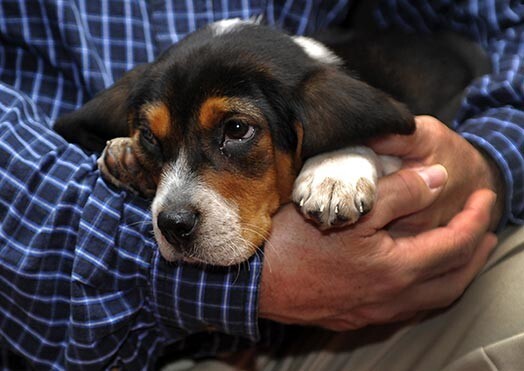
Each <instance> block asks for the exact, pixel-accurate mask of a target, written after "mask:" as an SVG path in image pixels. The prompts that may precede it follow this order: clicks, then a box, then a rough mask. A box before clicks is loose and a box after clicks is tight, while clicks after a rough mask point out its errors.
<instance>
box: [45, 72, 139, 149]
mask: <svg viewBox="0 0 524 371" xmlns="http://www.w3.org/2000/svg"><path fill="white" fill-rule="evenodd" d="M147 66H148V65H147V64H146V65H140V66H138V67H136V68H134V69H133V70H131V71H129V72H127V73H126V74H125V75H124V76H123V77H122V78H121V79H120V80H118V81H117V82H116V83H115V84H114V85H113V86H111V87H109V88H107V89H106V90H103V91H101V92H100V93H98V94H97V95H96V96H95V97H94V98H93V99H91V100H90V101H89V102H87V103H86V104H84V105H83V106H82V107H80V108H79V109H78V110H76V111H74V112H71V113H68V114H66V115H64V116H62V117H60V118H59V119H58V120H57V121H56V122H55V124H54V129H55V131H56V132H58V133H59V134H60V135H61V136H62V137H64V138H65V139H67V140H68V141H69V142H72V143H77V144H79V145H81V146H82V147H83V148H85V149H87V150H90V151H94V152H101V151H102V150H103V149H104V147H105V145H106V142H107V141H108V140H109V139H113V138H117V137H127V136H129V127H128V117H127V116H128V97H129V95H130V92H131V91H132V90H133V87H134V86H135V85H136V83H137V81H138V80H139V79H140V77H141V76H142V74H143V72H144V71H145V69H146V68H147Z"/></svg>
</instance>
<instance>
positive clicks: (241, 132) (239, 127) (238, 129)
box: [224, 120, 255, 143]
mask: <svg viewBox="0 0 524 371" xmlns="http://www.w3.org/2000/svg"><path fill="white" fill-rule="evenodd" d="M254 135H255V128H254V127H253V126H251V125H248V124H246V123H244V122H242V121H238V120H230V121H227V122H226V123H225V124H224V143H227V142H228V141H236V142H244V141H248V140H250V139H251V138H253V136H254Z"/></svg>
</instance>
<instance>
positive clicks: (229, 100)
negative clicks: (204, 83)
mask: <svg viewBox="0 0 524 371" xmlns="http://www.w3.org/2000/svg"><path fill="white" fill-rule="evenodd" d="M228 114H235V115H239V116H244V117H246V118H250V119H251V120H254V121H256V122H263V121H264V116H263V114H262V112H261V111H260V109H259V108H258V107H257V106H256V104H254V103H252V102H249V101H248V100H246V99H242V98H236V97H216V96H215V97H210V98H207V99H206V100H205V101H204V103H202V104H201V105H200V110H199V113H198V121H199V123H200V126H201V127H202V128H204V129H212V128H214V127H216V126H217V125H219V124H220V123H221V122H222V120H223V119H224V117H225V116H227V115H228Z"/></svg>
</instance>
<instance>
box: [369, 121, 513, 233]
mask: <svg viewBox="0 0 524 371" xmlns="http://www.w3.org/2000/svg"><path fill="white" fill-rule="evenodd" d="M416 125H417V129H416V131H415V133H414V134H413V135H410V136H401V135H392V136H388V137H386V138H382V139H379V140H375V141H373V142H372V143H370V146H371V148H373V149H374V150H375V151H376V152H377V153H379V154H382V155H394V156H398V157H400V158H402V160H403V165H402V167H403V168H414V167H420V166H430V165H433V164H442V165H443V166H444V167H445V168H446V169H447V171H448V176H449V179H448V181H447V183H446V185H445V187H444V189H443V190H442V192H441V194H440V195H439V197H438V199H437V200H436V201H435V202H433V203H432V204H431V205H430V206H429V207H427V208H425V209H423V210H421V211H418V212H416V213H414V214H412V215H408V216H406V217H404V218H401V219H399V220H398V221H396V222H394V223H393V224H392V225H391V226H390V229H391V231H392V232H394V233H403V234H409V233H417V232H420V231H424V230H429V229H431V228H433V227H437V226H441V225H445V224H446V223H447V222H448V221H449V220H451V218H452V217H453V216H455V215H456V214H457V213H458V212H459V211H460V210H461V209H462V208H463V207H464V205H465V204H466V201H467V200H468V198H469V197H470V196H471V195H472V194H473V193H474V192H475V191H476V190H479V189H489V190H492V191H493V192H495V193H496V194H497V202H496V205H495V208H494V210H493V214H492V218H491V222H492V224H491V229H492V230H493V229H495V228H496V226H497V224H498V222H499V220H500V218H501V216H502V213H503V209H504V185H503V183H502V178H501V176H500V174H499V170H498V168H497V167H496V165H495V164H493V163H492V162H491V160H490V159H488V158H487V157H486V156H484V155H483V154H482V153H481V152H479V150H477V149H476V148H475V147H474V146H473V145H471V144H470V143H469V142H468V141H467V140H465V139H464V138H462V137H461V136H460V135H459V134H457V133H455V132H454V131H452V130H451V129H448V128H447V127H446V126H445V125H444V124H443V123H442V122H440V121H439V120H438V119H436V118H434V117H431V116H418V117H417V118H416Z"/></svg>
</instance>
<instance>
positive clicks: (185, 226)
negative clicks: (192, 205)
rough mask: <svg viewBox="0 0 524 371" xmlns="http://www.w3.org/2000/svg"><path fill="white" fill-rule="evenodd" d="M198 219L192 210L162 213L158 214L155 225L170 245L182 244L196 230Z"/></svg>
mask: <svg viewBox="0 0 524 371" xmlns="http://www.w3.org/2000/svg"><path fill="white" fill-rule="evenodd" d="M198 218H199V215H198V213H197V212H196V211H195V210H192V209H177V210H172V211H162V212H160V213H159V214H158V219H157V225H158V228H159V229H160V231H161V232H162V234H163V235H164V237H165V239H166V240H167V241H168V242H169V243H170V244H172V245H175V244H184V243H185V242H187V241H188V240H189V239H190V237H191V235H192V234H193V232H194V231H195V230H196V227H197V224H198Z"/></svg>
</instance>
